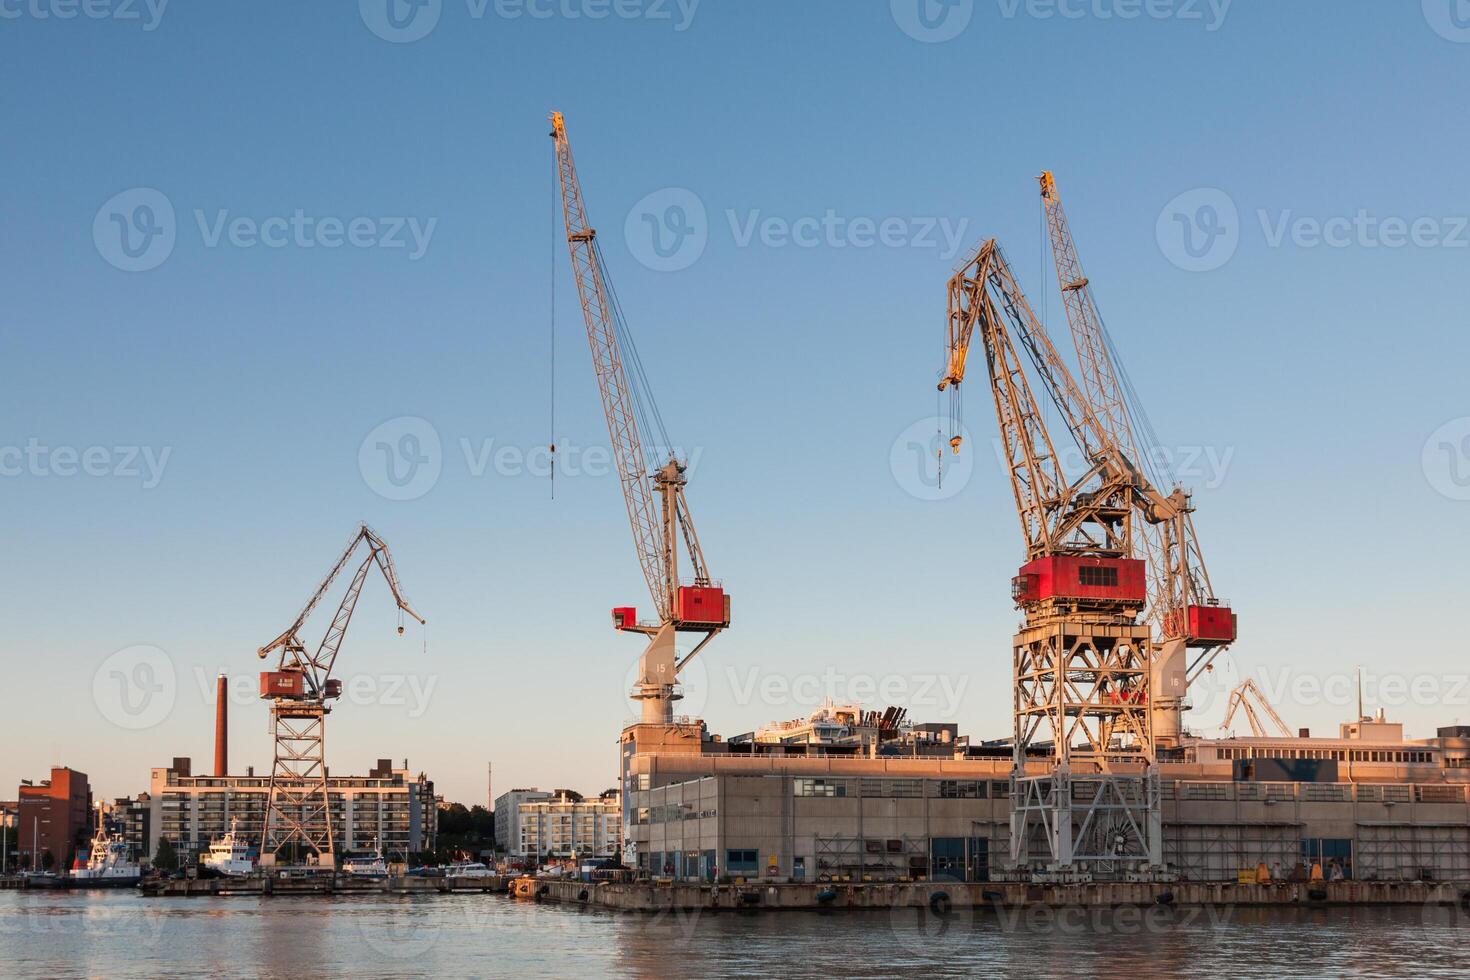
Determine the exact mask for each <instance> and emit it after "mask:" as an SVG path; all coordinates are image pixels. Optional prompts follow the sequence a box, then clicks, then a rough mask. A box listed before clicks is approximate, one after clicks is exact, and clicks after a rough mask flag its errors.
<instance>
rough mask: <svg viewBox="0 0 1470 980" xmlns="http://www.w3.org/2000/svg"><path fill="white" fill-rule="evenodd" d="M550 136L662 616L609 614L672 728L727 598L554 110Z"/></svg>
mask: <svg viewBox="0 0 1470 980" xmlns="http://www.w3.org/2000/svg"><path fill="white" fill-rule="evenodd" d="M551 138H552V140H553V141H555V144H556V163H557V173H558V176H559V178H560V183H561V203H562V214H563V217H564V219H565V223H566V234H567V248H568V250H569V252H570V253H571V264H572V273H573V276H574V278H575V279H576V282H577V296H578V298H579V299H580V301H581V305H582V317H583V319H584V320H585V321H586V325H587V343H588V345H589V346H590V347H591V350H592V367H593V369H594V372H595V374H596V376H597V387H598V391H599V392H600V393H601V395H602V408H603V414H604V415H606V417H607V432H608V437H609V438H610V440H611V442H612V455H613V459H614V460H615V461H616V462H617V468H618V479H619V481H620V482H621V483H622V488H623V499H624V502H625V503H626V505H627V510H628V522H629V524H630V525H631V526H632V529H633V545H634V549H635V550H636V552H637V554H638V563H639V565H640V566H641V567H642V570H643V577H644V580H645V581H646V582H647V584H648V591H649V594H650V595H651V596H652V599H653V606H654V610H655V612H656V613H657V614H658V620H657V622H652V623H640V622H639V621H638V616H637V610H636V608H634V607H619V608H616V609H614V610H613V611H612V616H613V626H614V627H615V628H616V629H618V630H621V631H623V632H627V633H638V634H641V635H643V636H644V637H646V639H647V646H646V647H645V648H644V651H643V655H642V657H641V658H640V659H639V667H638V679H637V681H636V684H635V690H634V691H633V697H634V698H635V699H637V700H638V701H640V702H641V704H642V710H641V716H642V722H643V723H644V724H650V725H668V724H670V723H672V721H673V704H674V702H675V701H676V700H678V699H679V698H680V697H681V696H682V695H681V692H680V690H679V687H678V679H679V674H680V673H681V672H682V671H683V670H684V668H685V667H686V666H687V665H688V664H689V662H690V661H691V660H693V659H694V658H695V657H696V656H697V655H698V654H699V652H700V651H701V650H703V649H704V648H705V646H706V645H707V644H708V643H709V641H710V640H712V639H713V638H714V637H715V636H716V635H717V634H719V633H720V632H721V631H722V630H724V629H725V628H726V627H728V626H729V625H730V597H729V596H728V595H726V594H725V590H724V589H723V588H722V587H721V586H720V585H719V584H718V583H716V582H715V581H714V580H713V579H711V578H710V574H709V568H708V566H707V565H706V564H705V560H704V553H703V551H702V550H701V548H700V545H699V536H698V535H697V534H696V533H695V531H694V520H693V518H692V516H691V514H690V511H689V503H688V500H687V499H686V498H685V493H684V488H685V486H687V484H688V482H689V480H688V473H687V471H688V466H687V464H686V463H685V462H684V461H683V460H681V459H679V458H678V456H677V455H676V454H675V451H674V449H673V447H672V444H671V443H670V442H669V440H668V434H667V431H666V430H665V429H664V426H663V420H662V417H661V416H660V415H659V413H658V406H657V405H656V404H655V403H654V401H653V397H652V393H651V391H650V390H649V385H648V378H647V376H646V374H645V373H644V370H643V366H642V363H641V361H639V359H638V352H637V348H636V347H635V346H634V344H633V342H632V337H631V335H630V334H629V333H628V326H627V322H626V320H625V319H624V317H623V311H622V307H621V305H620V304H619V303H618V298H617V294H616V293H615V292H614V291H613V288H612V283H611V281H610V280H609V279H608V276H607V269H606V262H605V260H604V258H603V254H602V248H601V246H600V245H599V244H598V240H597V231H596V229H595V228H593V227H592V225H591V224H590V223H589V222H588V219H587V210H586V206H585V205H584V204H583V201H582V188H581V185H580V183H579V182H578V180H577V169H576V166H575V165H574V164H573V162H572V147H571V143H570V142H569V141H568V139H567V129H566V121H565V119H564V117H563V116H562V114H561V113H560V112H553V113H552V114H551ZM625 350H626V353H627V355H628V356H627V357H626V358H625V356H624V354H625ZM630 368H631V370H630ZM650 429H651V430H653V431H656V432H657V433H658V435H659V436H660V437H661V438H662V439H663V452H662V453H659V452H647V451H646V447H645V444H644V442H643V433H644V432H646V431H649V430H650ZM681 542H682V544H683V550H684V553H685V554H686V555H687V557H688V560H689V566H690V570H691V579H690V581H689V582H688V583H685V582H684V581H682V580H681V579H680V577H679V574H680V573H679V557H680V543H681ZM679 633H695V634H700V635H701V639H700V640H699V641H698V642H697V644H696V645H695V646H694V648H693V649H692V650H691V651H690V652H689V653H688V654H686V655H685V656H684V657H683V658H682V659H681V658H679V657H678V651H677V647H676V642H675V641H676V640H677V638H678V634H679Z"/></svg>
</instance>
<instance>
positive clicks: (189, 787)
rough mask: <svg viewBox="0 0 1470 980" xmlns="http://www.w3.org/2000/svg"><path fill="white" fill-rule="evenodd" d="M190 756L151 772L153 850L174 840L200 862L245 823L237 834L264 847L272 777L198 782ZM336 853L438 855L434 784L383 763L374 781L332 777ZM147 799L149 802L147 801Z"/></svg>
mask: <svg viewBox="0 0 1470 980" xmlns="http://www.w3.org/2000/svg"><path fill="white" fill-rule="evenodd" d="M191 770H192V766H191V762H190V760H189V759H187V758H176V759H174V760H173V764H172V765H170V766H167V767H165V768H161V769H154V770H152V771H151V773H152V774H151V777H150V780H149V789H148V793H147V798H146V799H147V808H148V818H147V827H148V834H149V836H148V851H147V853H148V854H149V855H150V856H151V855H153V854H156V853H157V852H158V842H159V840H160V839H161V838H164V837H167V838H168V839H169V842H170V843H171V844H172V845H173V847H174V849H175V850H176V851H178V853H179V854H180V856H181V857H182V858H184V859H186V860H189V861H192V860H193V859H194V856H196V855H197V854H198V853H199V852H200V851H202V850H205V849H207V848H208V847H209V844H210V841H211V840H213V839H215V838H217V837H220V836H222V835H223V834H224V833H225V831H227V830H229V829H230V824H231V821H232V820H233V821H238V825H237V828H236V829H237V832H238V833H240V834H242V835H244V837H245V838H246V839H247V840H250V841H252V842H258V841H260V840H261V834H262V831H263V829H264V825H265V814H266V807H267V801H268V800H269V797H270V783H271V780H270V777H269V776H257V775H256V774H255V771H254V769H250V770H247V772H246V774H245V775H243V776H215V775H208V776H195V775H193V774H192V771H191ZM327 793H328V799H329V800H330V806H331V811H332V834H333V843H334V845H335V846H334V850H335V851H336V852H337V853H348V852H351V851H354V850H367V849H370V848H373V847H374V846H381V847H382V850H383V853H384V855H386V856H387V857H388V858H389V859H390V860H395V861H403V860H406V858H407V856H408V855H411V854H415V853H419V852H422V851H429V850H433V849H434V847H435V842H436V838H437V835H438V813H439V811H438V807H437V805H436V801H435V797H434V783H433V781H432V780H430V779H428V778H427V777H426V776H425V775H424V774H423V773H418V774H417V775H415V774H414V773H412V772H411V771H410V770H409V769H408V767H407V764H405V765H404V767H403V768H394V767H393V763H392V760H389V759H379V760H378V763H377V765H376V766H374V767H373V768H372V769H371V770H370V771H369V772H368V774H367V775H366V776H334V775H331V774H330V773H328V775H327ZM140 799H142V797H140Z"/></svg>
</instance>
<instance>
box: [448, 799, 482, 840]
mask: <svg viewBox="0 0 1470 980" xmlns="http://www.w3.org/2000/svg"><path fill="white" fill-rule="evenodd" d="M475 809H477V810H478V809H479V807H475ZM470 826H471V818H470V811H469V810H467V809H466V808H465V805H464V804H463V803H451V804H449V805H448V806H446V807H444V808H443V809H442V810H440V811H439V833H441V834H451V835H458V834H464V833H468V832H469V830H470Z"/></svg>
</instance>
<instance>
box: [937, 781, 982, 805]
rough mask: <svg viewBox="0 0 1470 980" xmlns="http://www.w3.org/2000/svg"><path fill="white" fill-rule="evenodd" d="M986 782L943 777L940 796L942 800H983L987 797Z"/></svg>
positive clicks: (940, 782)
mask: <svg viewBox="0 0 1470 980" xmlns="http://www.w3.org/2000/svg"><path fill="white" fill-rule="evenodd" d="M985 789H986V784H985V783H982V782H980V781H978V780H974V779H941V780H940V781H939V798H940V799H942V800H981V799H984V798H985Z"/></svg>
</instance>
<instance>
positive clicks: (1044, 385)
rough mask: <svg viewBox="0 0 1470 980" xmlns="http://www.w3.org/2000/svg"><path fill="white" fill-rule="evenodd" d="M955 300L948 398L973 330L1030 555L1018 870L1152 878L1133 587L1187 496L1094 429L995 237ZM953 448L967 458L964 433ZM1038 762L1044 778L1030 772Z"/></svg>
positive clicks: (1158, 852)
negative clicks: (1150, 527) (1143, 553)
mask: <svg viewBox="0 0 1470 980" xmlns="http://www.w3.org/2000/svg"><path fill="white" fill-rule="evenodd" d="M948 293H949V322H948V343H947V348H948V364H947V367H946V371H945V374H944V378H943V380H942V381H941V383H940V389H941V390H946V389H948V390H949V391H950V392H951V395H952V397H954V396H955V395H957V391H958V388H959V386H960V385H961V384H962V383H963V381H964V377H965V365H966V361H967V358H968V354H969V349H970V345H971V343H972V342H973V341H974V339H975V336H976V334H977V333H978V336H979V342H980V344H981V346H982V348H983V349H984V351H985V359H986V365H987V368H988V380H989V382H990V387H991V394H992V396H993V401H994V404H995V410H996V418H997V422H998V424H999V427H1000V433H1001V441H1002V443H1003V447H1004V452H1005V458H1006V460H1007V464H1008V468H1009V472H1010V477H1011V486H1012V490H1013V492H1014V495H1015V498H1016V507H1017V513H1018V515H1019V517H1020V521H1021V529H1022V534H1023V536H1024V538H1025V552H1026V557H1027V559H1028V563H1027V565H1026V566H1024V567H1023V568H1022V573H1021V575H1019V576H1018V577H1017V579H1016V581H1015V582H1014V583H1013V594H1014V595H1015V597H1016V599H1017V602H1018V604H1019V605H1020V606H1021V607H1022V608H1023V609H1024V611H1025V617H1026V618H1025V623H1024V625H1023V626H1022V628H1021V630H1020V632H1019V633H1017V634H1016V637H1015V640H1014V644H1013V658H1012V663H1013V667H1014V675H1013V694H1014V732H1013V738H1014V740H1013V765H1012V776H1011V784H1012V789H1011V796H1012V811H1011V862H1012V865H1013V867H1014V868H1016V869H1018V870H1021V871H1043V872H1048V873H1052V874H1058V875H1064V876H1073V875H1099V874H1108V875H1129V874H1153V873H1157V872H1158V870H1159V869H1160V867H1161V865H1162V861H1163V857H1162V828H1161V825H1160V817H1161V809H1160V802H1159V780H1158V774H1157V770H1156V768H1155V766H1154V733H1153V725H1152V720H1151V711H1150V700H1151V698H1150V689H1151V688H1150V680H1151V677H1150V675H1151V668H1152V656H1153V646H1152V640H1151V633H1150V629H1149V627H1148V624H1147V623H1146V622H1145V621H1143V620H1142V615H1143V612H1144V609H1145V606H1146V603H1147V589H1146V587H1145V585H1144V584H1143V580H1142V574H1143V572H1142V570H1141V569H1138V570H1137V571H1138V576H1139V578H1138V584H1137V588H1136V589H1133V588H1131V587H1130V586H1129V581H1130V575H1131V573H1132V572H1133V571H1134V566H1137V565H1138V564H1140V562H1139V561H1138V560H1137V559H1135V558H1134V557H1133V555H1134V533H1135V524H1136V523H1137V521H1138V520H1139V519H1142V521H1144V522H1146V523H1158V522H1161V521H1165V520H1168V519H1170V518H1171V517H1172V516H1173V515H1174V514H1175V513H1176V512H1177V508H1178V507H1179V506H1180V504H1181V500H1180V495H1172V496H1170V497H1165V496H1163V495H1161V494H1160V493H1158V492H1157V491H1156V490H1155V489H1154V487H1153V486H1152V485H1151V484H1150V483H1149V481H1148V479H1147V478H1146V477H1145V476H1144V475H1143V473H1142V472H1141V471H1140V470H1139V468H1138V467H1137V466H1136V465H1135V464H1134V462H1133V460H1132V459H1131V458H1130V457H1129V456H1128V454H1127V453H1126V452H1125V451H1124V450H1123V448H1122V447H1121V446H1120V445H1119V444H1118V443H1117V441H1116V440H1114V439H1113V438H1111V436H1110V434H1109V432H1108V431H1107V429H1106V427H1105V426H1104V425H1103V424H1102V423H1100V422H1099V421H1098V418H1097V416H1096V413H1095V412H1094V411H1093V407H1092V405H1091V403H1090V402H1089V401H1088V399H1087V397H1086V396H1085V395H1084V394H1083V392H1082V389H1081V388H1080V387H1079V386H1078V385H1077V383H1076V382H1075V381H1074V380H1073V378H1072V376H1071V373H1070V372H1069V371H1068V369H1067V367H1066V365H1065V363H1064V362H1063V361H1062V359H1061V357H1060V355H1059V354H1058V353H1057V351H1056V349H1055V347H1054V346H1053V345H1052V343H1051V340H1050V339H1049V338H1048V336H1047V334H1046V331H1045V329H1044V328H1043V327H1042V326H1041V324H1040V322H1039V321H1038V320H1037V318H1036V316H1035V314H1034V313H1033V312H1032V310H1031V307H1030V305H1029V304H1028V303H1027V301H1026V298H1025V295H1024V294H1023V293H1022V292H1021V289H1020V286H1019V285H1018V283H1017V282H1016V279H1015V277H1014V275H1013V274H1012V273H1011V270H1010V267H1009V265H1008V264H1007V263H1006V261H1005V257H1004V255H1002V253H1001V251H1000V249H999V247H998V246H997V245H996V243H995V241H994V240H990V241H987V242H985V243H984V244H983V245H981V246H980V249H979V250H978V252H977V253H976V254H975V256H974V258H973V259H972V260H970V261H969V262H968V263H966V265H965V266H963V267H962V268H961V269H960V270H959V271H958V272H956V273H955V275H954V276H953V277H952V278H951V279H950V281H949V287H948ZM1018 351H1024V352H1025V354H1026V360H1027V362H1029V368H1030V371H1028V370H1027V368H1028V364H1027V363H1023V362H1022V360H1021V358H1020V356H1019V354H1018ZM1032 374H1034V376H1035V379H1036V381H1037V383H1038V386H1039V387H1040V388H1041V390H1042V391H1043V392H1045V394H1046V395H1047V396H1048V397H1049V398H1050V401H1051V403H1052V404H1053V405H1054V406H1055V407H1056V409H1057V410H1058V412H1059V413H1060V415H1061V418H1062V421H1063V423H1064V425H1065V426H1066V428H1067V430H1068V434H1069V436H1070V437H1071V439H1072V441H1073V442H1074V443H1075V444H1076V446H1077V449H1078V450H1079V451H1080V454H1081V459H1082V466H1081V472H1080V473H1075V474H1073V473H1068V472H1067V470H1066V467H1064V466H1063V465H1062V460H1061V458H1060V457H1059V455H1058V453H1057V451H1056V445H1055V442H1054V440H1053V439H1052V437H1051V435H1050V434H1049V433H1048V431H1047V426H1046V424H1045V420H1044V417H1043V415H1042V412H1041V408H1040V405H1039V404H1038V401H1037V398H1036V395H1035V389H1034V387H1033V384H1032V381H1031V380H1030V376H1031V375H1032ZM951 444H952V445H954V446H955V448H956V451H958V449H959V441H958V437H956V438H955V439H954V440H952V443H951ZM1069 576H1070V578H1069ZM1043 579H1044V580H1045V581H1043ZM1064 580H1065V581H1064ZM1042 760H1044V761H1045V770H1046V771H1045V772H1044V773H1036V772H1035V771H1033V769H1032V768H1031V766H1033V765H1035V764H1037V763H1039V762H1041V761H1042Z"/></svg>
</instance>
